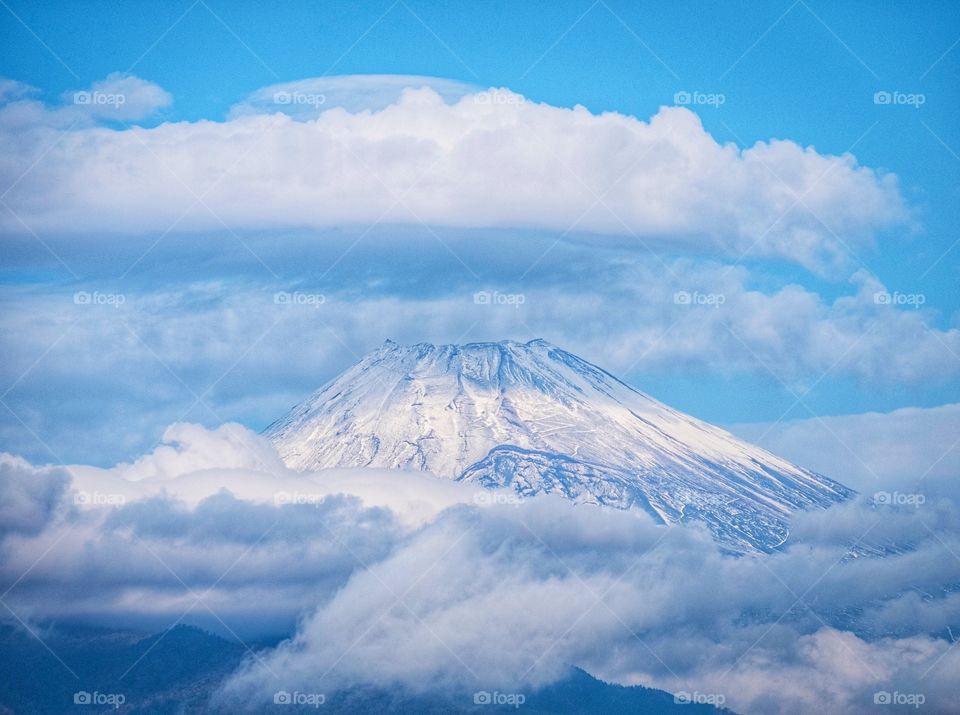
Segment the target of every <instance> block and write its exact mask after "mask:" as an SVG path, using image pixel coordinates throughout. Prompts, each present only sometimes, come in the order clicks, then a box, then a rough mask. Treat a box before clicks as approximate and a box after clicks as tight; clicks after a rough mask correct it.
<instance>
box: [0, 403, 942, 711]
mask: <svg viewBox="0 0 960 715" xmlns="http://www.w3.org/2000/svg"><path fill="white" fill-rule="evenodd" d="M940 417H941V418H942V417H943V416H942V415H940ZM872 419H873V420H875V421H876V420H880V419H881V418H880V417H876V416H874V417H873V418H872ZM891 419H893V421H896V420H897V419H898V417H896V416H895V417H893V418H891ZM947 419H949V417H948V418H947ZM165 440H166V442H167V443H166V444H164V445H160V446H159V447H158V448H157V449H155V450H153V451H152V452H151V453H149V454H146V455H144V456H143V457H141V458H140V459H138V460H136V461H135V462H132V463H129V464H122V465H118V466H116V467H114V468H111V469H98V468H93V467H84V466H79V465H74V466H69V467H44V466H33V465H30V464H29V463H27V462H25V461H24V460H21V459H18V458H16V457H11V456H5V457H3V459H2V460H0V490H2V494H0V503H4V504H15V505H17V514H18V515H20V517H19V518H18V519H17V520H13V521H5V522H4V523H5V524H8V528H7V530H6V531H5V532H4V533H3V534H2V541H0V554H2V558H0V574H2V580H3V583H5V584H7V585H8V586H9V585H12V586H13V587H12V588H11V589H10V591H9V593H8V594H7V595H6V596H5V603H7V604H8V606H9V608H10V609H11V610H12V611H13V612H14V613H16V614H17V616H18V617H19V618H21V619H23V620H24V621H25V622H31V621H42V620H46V619H51V618H52V619H64V618H68V619H78V618H79V619H81V620H85V621H88V622H89V621H92V622H99V623H109V624H111V625H116V624H117V623H128V624H140V625H142V626H145V627H152V628H162V627H166V626H169V625H171V624H172V623H174V622H178V621H179V620H183V621H187V622H194V623H201V624H203V625H206V626H208V627H212V628H216V629H218V630H221V631H224V632H228V633H229V632H230V631H232V632H233V633H234V634H238V635H239V636H240V637H241V638H249V637H251V636H252V635H255V634H258V633H263V632H276V631H277V630H288V631H289V630H292V629H293V628H294V624H295V623H297V621H298V619H300V620H299V625H297V626H296V634H295V636H294V637H293V638H292V640H290V641H287V642H285V643H282V644H281V645H279V646H278V647H277V648H275V649H272V650H268V651H266V652H264V653H262V654H260V655H258V656H256V657H253V656H251V658H250V660H249V661H248V662H247V664H246V665H245V666H244V667H243V668H242V669H241V670H240V671H239V672H238V673H236V674H235V675H234V677H233V678H232V679H231V680H230V681H229V683H228V684H227V686H226V687H225V689H224V691H223V692H222V693H221V695H220V697H221V698H222V699H223V702H225V703H228V704H232V705H233V706H239V705H243V706H244V707H249V708H251V709H257V708H258V707H259V706H260V704H262V703H263V702H269V701H270V699H271V698H272V694H273V693H274V692H275V691H277V690H279V689H286V690H294V689H300V690H302V691H308V692H317V691H321V692H326V693H328V694H329V697H335V693H336V691H337V690H338V689H340V688H343V687H348V686H351V685H359V684H363V685H377V686H381V687H392V688H396V687H399V688H401V689H408V690H411V691H419V692H422V691H429V690H437V689H442V690H447V691H451V692H461V691H462V692H465V693H470V692H473V691H475V690H478V689H481V688H485V689H498V690H500V691H501V692H524V691H529V690H530V689H532V688H535V687H537V686H538V685H542V684H545V683H548V682H551V681H552V680H554V679H556V678H558V677H561V676H562V674H563V673H564V672H565V669H566V668H567V666H568V665H570V664H575V665H579V666H581V667H583V668H585V669H586V670H588V671H589V672H591V673H594V674H596V675H598V676H600V677H603V678H605V679H609V680H613V681H617V682H622V683H643V684H646V685H652V686H656V687H661V688H665V689H668V690H672V691H680V690H684V691H687V692H691V693H692V692H699V693H703V694H722V695H723V696H724V697H725V699H726V704H727V705H728V706H730V707H732V708H733V709H735V710H740V711H746V712H750V711H763V712H783V713H801V712H809V711H811V710H815V709H817V710H824V711H830V712H840V711H843V712H854V713H855V712H867V711H869V710H870V709H871V708H872V707H873V698H874V694H875V693H876V692H882V691H887V692H893V691H897V692H900V693H909V694H922V695H923V697H924V698H925V700H926V704H925V710H926V711H932V712H948V711H949V708H950V707H952V703H953V700H952V698H953V688H954V686H955V684H954V682H953V674H954V673H955V672H956V671H957V668H960V649H956V648H953V647H952V645H953V644H952V642H951V632H954V633H955V632H956V626H957V625H958V623H960V594H958V592H957V584H958V583H960V559H957V558H956V556H955V553H956V552H957V551H958V550H960V517H958V512H957V510H956V504H957V502H958V500H957V491H956V484H957V481H956V475H955V474H950V475H947V474H942V475H940V476H936V477H934V478H933V479H932V481H931V483H930V484H928V485H927V489H926V492H925V500H924V501H923V503H922V504H916V503H913V504H881V505H877V504H875V503H874V502H873V501H872V499H871V498H870V497H869V495H868V496H867V497H866V498H864V499H861V500H858V501H856V502H853V503H850V504H848V505H844V506H841V507H836V508H834V509H831V510H829V511H827V512H817V513H809V514H802V515H798V516H797V518H796V519H795V522H794V528H793V534H794V536H793V539H792V542H791V546H790V547H789V548H788V549H787V550H786V551H784V552H782V553H778V554H774V555H771V556H758V557H743V558H736V557H731V556H729V555H724V554H723V553H721V552H720V551H719V550H718V548H717V547H716V545H715V544H714V543H713V542H712V541H711V540H710V538H709V535H708V534H707V533H706V531H705V530H700V529H696V528H666V527H660V526H657V525H655V524H653V523H652V522H651V521H650V520H649V519H648V518H647V517H646V516H645V515H644V514H643V513H640V512H619V511H608V510H602V509H598V508H594V507H575V506H573V505H571V504H569V503H567V502H565V501H563V500H560V499H556V498H552V497H541V498H536V499H531V500H526V501H522V502H519V503H518V502H516V501H515V500H513V499H506V498H497V497H492V496H491V495H490V494H489V493H487V492H477V490H476V489H475V488H473V487H470V486H467V485H459V484H454V483H451V482H447V481H444V480H439V479H434V478H432V477H430V476H428V475H422V474H408V473H402V472H377V471H351V470H338V471H334V472H321V473H316V474H296V473H292V472H289V471H287V470H286V469H285V468H284V467H283V466H282V465H281V464H280V462H279V460H278V459H277V457H276V455H275V454H274V453H273V452H272V449H271V448H270V446H269V445H268V444H266V443H265V442H263V441H262V439H261V438H260V437H258V436H257V435H255V434H253V433H251V432H249V431H247V430H245V429H244V428H242V427H240V426H238V425H224V426H223V427H221V428H219V429H217V430H214V431H208V430H204V429H203V428H200V427H198V426H195V425H183V424H181V425H174V426H172V427H171V428H170V429H169V430H168V431H167V433H166V435H165ZM923 448H924V446H923V445H919V446H918V449H923ZM916 458H917V456H916V455H915V459H916ZM910 463H916V462H915V461H913V462H910ZM894 483H895V482H891V483H890V484H891V485H893V484H894ZM903 483H904V484H906V480H904V482H903ZM851 547H853V552H854V553H856V554H858V555H859V556H858V557H856V558H851V557H850V555H849V554H850V553H851ZM882 552H886V554H887V555H886V556H883V557H882V558H881V557H878V556H876V554H879V553H882ZM227 629H229V630H227ZM951 629H952V630H951Z"/></svg>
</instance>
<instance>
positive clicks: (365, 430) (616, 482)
mask: <svg viewBox="0 0 960 715" xmlns="http://www.w3.org/2000/svg"><path fill="white" fill-rule="evenodd" d="M266 435H267V437H268V438H269V439H270V440H271V441H272V442H273V444H274V445H275V446H276V448H277V450H278V451H279V453H280V455H281V457H283V459H284V461H285V462H286V463H287V465H289V466H290V467H292V468H295V469H301V470H307V469H323V468H328V467H347V466H349V467H358V466H368V467H395V468H405V469H418V470H426V471H429V472H432V473H433V474H435V475H437V476H439V477H446V478H448V479H454V480H459V481H467V482H474V483H476V484H478V485H482V486H484V487H491V488H493V487H507V488H513V489H514V490H516V491H517V492H518V493H519V494H521V495H534V494H540V493H558V494H562V495H564V496H566V497H568V498H570V499H573V500H575V501H577V502H590V503H597V504H603V505H607V506H614V507H620V508H630V507H637V508H642V509H645V510H646V511H647V512H649V513H650V514H652V515H653V516H654V517H655V518H657V519H658V520H661V521H663V522H664V523H675V522H687V521H691V520H699V521H703V522H705V523H706V524H707V525H708V526H709V528H710V529H711V531H712V532H713V533H714V535H715V536H716V537H717V538H718V540H720V541H721V542H723V543H724V544H726V545H728V546H732V547H734V548H736V549H740V550H743V549H764V550H766V549H772V548H775V547H776V546H777V545H779V544H780V543H782V542H783V541H784V540H785V538H786V536H787V533H788V532H787V529H788V517H789V514H790V513H791V512H792V511H794V510H797V509H807V508H811V507H828V506H830V505H831V504H834V503H836V502H839V501H842V500H844V499H846V498H848V497H849V496H851V495H852V494H853V492H852V491H851V490H849V489H847V488H846V487H844V486H842V485H840V484H838V483H837V482H834V481H832V480H830V479H827V478H825V477H822V476H820V475H818V474H814V473H813V472H810V471H807V470H805V469H801V468H799V467H796V466H794V465H792V464H790V463H789V462H786V461H784V460H783V459H780V458H779V457H776V456H775V455H773V454H770V453H769V452H767V451H765V450H763V449H760V448H759V447H755V446H752V445H750V444H747V443H745V442H742V441H740V440H738V439H736V438H735V437H733V436H732V435H730V434H729V433H727V432H725V431H723V430H721V429H719V428H717V427H714V426H712V425H709V424H707V423H705V422H701V421H700V420H697V419H694V418H693V417H690V416H688V415H685V414H683V413H681V412H677V411H676V410H673V409H671V408H670V407H667V406H666V405H664V404H663V403H661V402H658V401H657V400H654V399H653V398H651V397H649V396H648V395H645V394H644V393H642V392H639V391H637V390H635V389H633V388H632V387H630V386H629V385H626V384H625V383H623V382H621V381H620V380H618V379H617V378H615V377H613V376H612V375H611V374H609V373H608V372H606V371H604V370H602V369H600V368H598V367H596V366H594V365H592V364H590V363H588V362H586V361H585V360H582V359H581V358H578V357H577V356H575V355H572V354H570V353H568V352H565V351H564V350H561V349H559V348H557V347H555V346H553V345H551V344H550V343H548V342H546V341H544V340H533V341H531V342H529V343H517V342H512V341H503V342H499V343H470V344H468V345H430V344H419V345H413V346H409V347H406V346H401V345H398V344H396V343H394V342H392V341H389V340H388V341H387V342H386V343H384V344H383V345H382V346H381V347H380V348H379V349H377V350H375V351H374V352H372V353H370V354H368V355H367V356H365V357H364V358H363V359H362V360H360V362H358V363H357V364H356V365H354V366H353V367H351V368H350V369H348V370H347V371H346V372H344V373H343V374H342V375H340V376H339V377H338V378H336V379H335V380H333V381H332V382H330V383H328V384H327V385H325V386H324V387H323V388H321V389H320V390H319V391H318V392H316V393H314V394H313V395H312V396H310V397H309V398H307V399H306V400H305V401H304V402H302V403H301V404H300V405H298V406H297V407H295V408H294V409H293V410H292V411H291V412H290V413H289V414H288V415H287V416H286V417H284V418H283V419H281V420H279V421H277V422H275V423H274V424H272V425H271V426H270V427H268V428H267V430H266Z"/></svg>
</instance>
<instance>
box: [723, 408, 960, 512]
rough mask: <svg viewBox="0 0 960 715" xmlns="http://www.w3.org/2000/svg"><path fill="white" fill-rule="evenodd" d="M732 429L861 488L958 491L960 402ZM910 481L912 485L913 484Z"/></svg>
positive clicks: (782, 454)
mask: <svg viewBox="0 0 960 715" xmlns="http://www.w3.org/2000/svg"><path fill="white" fill-rule="evenodd" d="M730 429H731V431H733V432H735V433H736V434H738V435H740V436H741V437H743V438H744V439H748V440H753V441H758V444H760V445H761V446H763V447H764V448H766V449H769V450H771V451H772V452H774V453H775V454H779V455H781V456H783V457H785V458H787V459H789V460H791V461H794V462H796V463H798V464H802V465H803V466H805V467H807V468H808V469H812V470H814V471H818V472H821V473H823V474H829V475H831V476H832V477H834V478H835V479H837V480H839V481H840V482H842V483H844V484H846V485H848V486H851V487H853V488H855V489H857V490H859V491H861V492H864V493H868V494H872V493H874V492H877V491H880V490H885V489H889V488H891V487H892V486H893V485H899V486H908V487H909V488H910V489H911V490H912V491H920V492H923V491H927V490H934V491H935V492H943V491H945V490H946V491H948V492H950V493H953V494H955V495H957V496H960V462H958V458H960V405H956V404H953V405H942V406H940V407H929V408H920V407H905V408H902V409H899V410H894V411H892V412H888V413H879V412H868V413H866V414H857V415H840V416H835V417H816V418H808V419H794V420H785V421H783V422H780V423H777V424H767V423H759V424H745V425H734V426H732V427H731V428H730ZM911 485H912V486H911Z"/></svg>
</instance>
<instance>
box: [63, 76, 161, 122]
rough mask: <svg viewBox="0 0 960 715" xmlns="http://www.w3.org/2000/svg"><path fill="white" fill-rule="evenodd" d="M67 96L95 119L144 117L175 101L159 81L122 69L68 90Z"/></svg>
mask: <svg viewBox="0 0 960 715" xmlns="http://www.w3.org/2000/svg"><path fill="white" fill-rule="evenodd" d="M64 99H65V100H66V101H67V102H70V103H72V104H73V106H74V108H75V109H76V110H77V111H78V112H83V113H86V114H88V115H89V116H90V117H92V118H94V119H100V120H113V121H123V122H126V121H133V120H137V119H144V118H146V117H149V116H150V115H152V114H153V113H154V112H156V111H157V110H159V109H163V108H165V107H167V106H169V105H170V104H171V103H172V102H173V97H172V96H171V95H170V93H169V92H167V91H166V90H164V89H163V88H162V87H160V86H159V85H157V84H154V83H153V82H148V81H147V80H144V79H141V78H140V77H137V76H135V75H125V74H122V73H120V72H114V73H112V74H110V75H107V77H106V78H105V79H102V80H99V81H97V82H94V83H93V84H92V85H91V86H90V88H89V89H84V90H74V91H72V92H67V93H66V94H65V95H64Z"/></svg>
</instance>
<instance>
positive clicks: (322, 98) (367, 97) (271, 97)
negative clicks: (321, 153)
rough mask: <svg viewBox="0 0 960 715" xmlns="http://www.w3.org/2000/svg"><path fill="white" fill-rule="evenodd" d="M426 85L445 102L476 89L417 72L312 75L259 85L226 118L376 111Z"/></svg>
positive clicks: (303, 117)
mask: <svg viewBox="0 0 960 715" xmlns="http://www.w3.org/2000/svg"><path fill="white" fill-rule="evenodd" d="M423 87H429V88H430V89H432V90H433V91H434V92H436V93H437V94H439V95H440V97H442V98H443V100H444V101H445V102H448V103H450V102H454V101H456V100H458V99H460V98H461V97H463V96H464V95H467V94H473V93H474V92H477V91H478V90H480V89H481V88H480V87H477V86H476V85H471V84H467V83H465V82H459V81H456V80H450V79H442V78H440V77H421V76H417V75H396V74H387V75H378V74H370V75H345V76H337V77H314V78H311V79H303V80H297V81H294V82H281V83H278V84H272V85H270V86H269V87H263V88H261V89H258V90H257V91H256V92H254V93H253V94H251V95H250V96H248V97H246V98H245V99H244V100H243V101H241V102H238V103H237V104H235V105H234V106H233V107H231V109H230V113H229V118H230V119H236V118H238V117H245V116H249V115H253V114H275V113H280V114H285V115H287V116H289V117H292V118H294V119H298V120H300V121H303V120H307V119H316V118H317V116H319V114H320V113H321V112H325V111H327V110H329V109H333V108H334V107H341V108H343V109H345V110H346V111H348V112H354V113H356V112H361V111H364V110H370V111H380V110H383V109H386V108H387V107H388V106H390V105H391V104H394V103H396V102H397V101H398V100H399V99H400V96H401V95H402V94H403V90H405V89H408V88H411V89H420V88H423Z"/></svg>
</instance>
